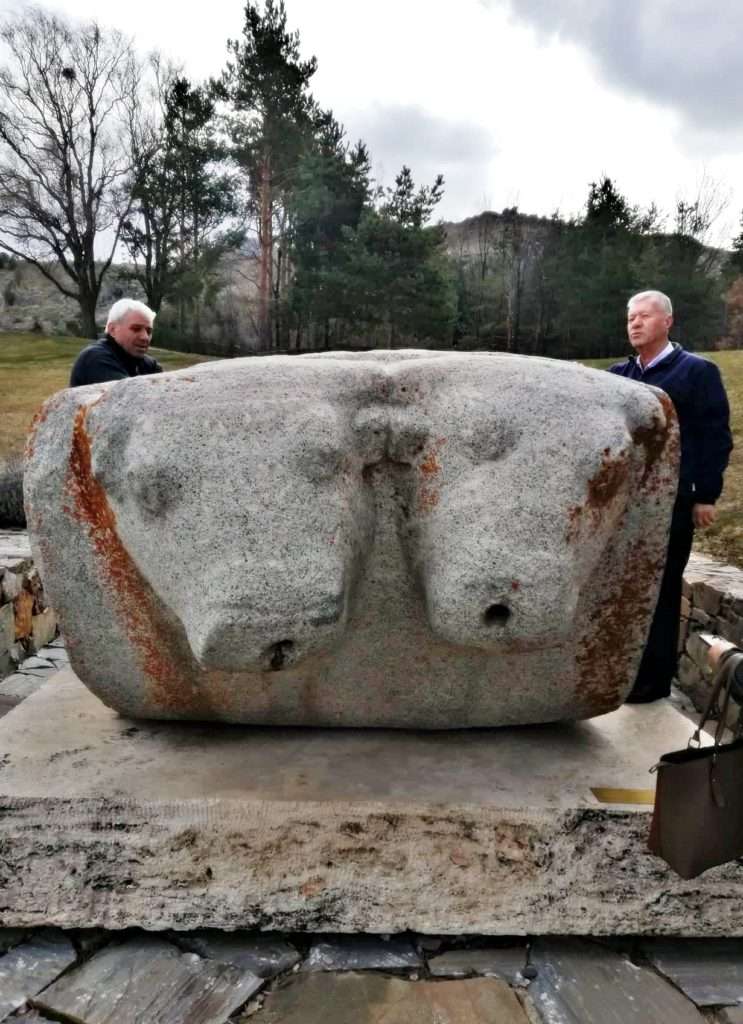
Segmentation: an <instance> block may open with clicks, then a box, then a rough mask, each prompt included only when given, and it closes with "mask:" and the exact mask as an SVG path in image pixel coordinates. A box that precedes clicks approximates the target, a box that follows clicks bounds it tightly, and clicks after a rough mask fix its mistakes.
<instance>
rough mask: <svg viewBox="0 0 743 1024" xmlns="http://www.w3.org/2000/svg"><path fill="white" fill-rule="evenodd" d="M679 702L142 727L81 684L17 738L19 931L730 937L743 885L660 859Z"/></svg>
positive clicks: (13, 797) (11, 823)
mask: <svg viewBox="0 0 743 1024" xmlns="http://www.w3.org/2000/svg"><path fill="white" fill-rule="evenodd" d="M690 728H691V727H690V724H689V721H688V719H686V718H685V717H683V716H682V715H681V714H680V713H679V712H677V711H674V710H673V709H672V708H671V707H669V706H668V705H667V704H664V703H659V704H655V705H651V706H643V705H639V706H638V705H635V706H630V705H627V706H624V707H622V708H620V709H619V710H617V711H615V712H613V713H612V714H610V715H606V716H603V717H601V718H597V719H593V720H591V721H590V722H583V723H575V724H563V725H554V726H539V727H522V728H519V729H504V730H474V731H470V732H450V733H429V732H417V733H413V732H400V731H394V730H387V731H380V730H363V731H362V730H359V731H348V730H312V731H308V730H296V729H265V728H264V729H259V728H247V727H242V728H234V729H229V730H223V729H221V728H220V727H218V726H215V725H209V724H204V725H195V724H192V723H191V724H184V723H166V722H131V721H127V720H126V719H122V718H120V717H119V716H118V715H116V714H115V713H114V712H112V711H111V710H109V709H108V708H106V707H104V705H102V704H101V703H100V701H98V700H96V698H95V697H94V696H93V695H92V694H91V693H89V692H88V691H87V690H86V689H85V688H84V687H83V686H82V684H81V683H80V682H79V681H78V680H76V679H75V678H74V676H73V675H72V674H71V673H69V672H66V673H65V672H63V673H59V674H57V675H55V676H54V677H53V678H52V680H51V681H50V682H48V683H46V684H45V685H44V687H43V688H42V689H41V690H40V691H39V692H38V693H36V694H34V695H32V696H31V697H29V698H28V699H27V700H25V701H24V702H23V703H22V704H20V705H19V706H18V707H16V708H15V709H14V710H13V711H11V712H10V714H9V715H7V716H6V717H5V718H4V719H3V720H2V721H0V751H2V752H3V756H2V758H0V762H1V763H2V768H1V769H0V801H1V803H2V807H3V814H2V815H0V853H1V856H0V891H1V892H2V894H3V896H2V905H3V908H4V910H3V919H4V922H5V923H6V924H7V925H9V926H16V927H20V926H26V925H36V924H39V923H41V922H45V921H51V922H54V923H57V924H62V925H65V926H69V927H82V926H93V925H96V926H100V927H108V928H123V927H127V926H130V925H139V926H143V927H145V928H149V929H165V928H175V929H178V930H182V931H186V930H190V929H194V928H199V927H213V928H221V929H226V930H234V929H244V928H257V929H265V930H277V931H295V930H296V931H313V932H324V933H328V932H376V933H381V934H396V933H400V932H404V931H407V930H411V931H417V932H422V933H433V934H435V935H442V934H450V935H451V934H453V935H457V934H461V933H464V932H467V933H470V934H473V933H474V934H478V933H484V934H493V935H517V934H525V933H526V934H535V933H552V934H554V933H567V932H573V933H578V934H585V933H587V932H593V933H596V934H607V933H608V934H612V933H620V934H638V933H645V934H654V933H655V934H674V933H680V934H689V935H694V934H696V935H726V934H728V935H730V934H733V935H734V934H740V933H742V932H743V868H741V867H740V866H739V865H737V864H735V863H733V864H729V865H726V866H724V867H719V868H714V869H713V870H710V871H708V872H705V873H704V875H703V876H702V877H701V878H697V879H693V880H691V881H688V882H684V881H683V880H681V879H679V878H677V877H676V876H674V874H673V872H672V871H671V870H670V869H669V868H668V867H667V866H666V865H665V864H664V862H663V861H661V860H660V859H658V858H656V857H653V856H652V855H651V854H650V853H648V852H647V849H646V841H647V833H648V828H649V822H650V812H651V807H650V806H648V805H632V804H627V805H621V804H602V803H600V802H599V800H598V799H597V798H596V797H595V796H594V795H593V793H592V788H597V789H600V788H601V787H618V788H620V789H627V790H632V789H642V790H644V789H647V787H648V785H652V776H650V775H649V774H648V768H649V767H650V765H651V764H653V763H654V762H655V761H657V759H658V756H659V755H660V754H661V753H663V752H665V751H667V750H669V749H675V748H679V747H682V746H684V745H685V744H686V742H687V740H688V738H689V734H690Z"/></svg>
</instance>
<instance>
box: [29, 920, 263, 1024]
mask: <svg viewBox="0 0 743 1024" xmlns="http://www.w3.org/2000/svg"><path fill="white" fill-rule="evenodd" d="M262 984H263V982H262V981H261V979H260V978H256V977H255V975H253V974H251V973H250V972H249V971H240V970H238V969H237V968H235V967H231V966H230V965H229V964H220V963H216V962H215V961H213V960H203V959H202V958H201V957H198V956H196V955H195V954H194V953H181V952H180V951H179V950H178V949H176V947H175V946H171V945H170V944H169V943H167V942H163V941H161V940H159V939H153V938H150V937H142V938H139V939H136V940H133V941H131V942H127V943H125V944H124V945H121V946H119V945H114V946H107V947H106V949H104V950H101V952H100V953H96V955H95V956H94V957H93V958H92V959H91V960H88V961H87V962H86V963H85V964H83V965H82V967H79V968H78V969H77V970H75V971H70V972H69V973H68V974H66V975H65V976H64V977H63V978H60V979H59V981H57V982H55V983H54V984H53V985H52V986H51V987H50V988H48V989H46V990H45V991H44V992H42V993H41V994H40V995H39V996H37V997H36V998H35V999H34V1006H36V1007H37V1008H38V1009H41V1010H43V1011H44V1012H47V1013H52V1014H58V1015H60V1016H62V1015H64V1016H65V1017H66V1018H71V1019H73V1020H76V1021H81V1022H82V1024H114V1022H115V1024H143V1022H144V1021H146V1022H147V1024H222V1022H223V1021H226V1020H227V1018H228V1017H229V1015H230V1014H231V1013H232V1012H233V1011H234V1010H236V1009H237V1008H238V1007H239V1006H242V1004H243V1003H244V1002H245V1001H246V1000H247V999H249V998H250V996H251V995H252V994H253V993H254V992H256V991H257V990H258V989H259V988H260V986H261V985H262Z"/></svg>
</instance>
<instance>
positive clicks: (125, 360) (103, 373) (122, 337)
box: [70, 299, 163, 388]
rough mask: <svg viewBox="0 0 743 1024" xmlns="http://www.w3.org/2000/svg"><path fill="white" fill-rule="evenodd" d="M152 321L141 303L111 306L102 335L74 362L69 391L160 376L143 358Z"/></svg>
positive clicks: (152, 362)
mask: <svg viewBox="0 0 743 1024" xmlns="http://www.w3.org/2000/svg"><path fill="white" fill-rule="evenodd" d="M154 321H155V314H154V313H153V312H152V310H151V309H150V308H149V307H148V306H145V304H144V302H138V301H137V300H136V299H119V301H118V302H114V304H113V306H111V309H110V311H109V314H108V320H107V321H106V333H105V335H104V336H103V337H102V338H101V339H100V340H99V341H96V342H95V343H94V344H93V345H88V347H87V348H84V349H83V350H82V352H81V353H80V354H79V355H78V357H77V359H76V360H75V363H74V365H73V367H72V373H71V374H70V387H71V388H76V387H79V386H80V385H81V384H101V383H102V382H103V381H106V380H124V379H125V378H126V377H139V376H141V375H142V374H146V373H162V369H163V368H162V366H160V364H159V363H158V362H156V361H155V360H154V359H152V358H151V357H150V356H148V355H147V350H148V348H149V347H150V342H151V341H152V325H153V323H154Z"/></svg>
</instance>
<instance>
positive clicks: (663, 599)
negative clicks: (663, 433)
mask: <svg viewBox="0 0 743 1024" xmlns="http://www.w3.org/2000/svg"><path fill="white" fill-rule="evenodd" d="M672 323H673V308H672V306H671V300H670V299H669V298H668V296H667V295H664V294H663V292H658V291H645V292H640V293H639V294H637V295H633V296H632V298H631V299H630V300H629V302H628V303H627V334H628V335H629V343H630V345H631V346H632V348H633V349H634V350H635V352H636V355H634V356H630V357H629V358H628V359H627V360H626V361H625V362H623V363H616V364H615V365H614V366H611V367H610V368H609V369H610V372H611V373H616V374H619V376H621V377H629V378H630V379H631V380H636V381H642V383H644V384H652V385H653V387H656V388H662V389H663V391H665V392H666V394H667V395H668V396H669V397H670V398H671V400H672V401H673V404H674V406H675V407H676V414H677V416H678V421H679V430H680V433H681V466H680V468H679V486H678V493H677V496H676V503H675V505H674V508H673V517H672V520H671V533H670V537H669V540H668V554H667V557H666V566H665V570H664V573H663V581H662V583H661V589H660V595H659V597H658V604H657V606H656V609H655V615H654V617H653V622H652V625H651V627H650V635H649V636H648V642H647V646H646V648H645V652H644V654H643V657H642V661H641V663H640V669H639V671H638V674H637V679H636V680H635V684H634V686H633V688H632V692H631V693H630V695H629V698H628V700H629V701H630V702H631V703H635V704H639V703H646V702H649V701H653V700H658V698H660V697H667V696H668V694H669V693H670V690H671V680H672V679H673V677H674V675H675V674H676V666H677V662H678V632H679V618H680V614H681V587H682V581H683V574H684V569H685V568H686V563H687V561H688V560H689V554H690V553H691V545H692V542H693V540H694V529H695V527H696V528H701V529H704V528H705V527H708V526H711V525H712V523H714V521H715V518H716V516H717V510H716V508H715V502H716V501H717V499H718V498H719V497H720V494H721V493H722V477H723V473H724V472H725V468H726V466H727V464H728V457H729V455H730V451H731V449H732V447H733V440H732V437H731V435H730V409H729V407H728V400H727V395H726V394H725V388H724V386H723V383H722V378H721V377H720V371H719V370H718V369H717V367H716V366H715V364H714V363H713V362H711V361H710V360H709V359H702V358H701V357H700V356H697V355H694V354H693V353H692V352H686V351H684V349H683V348H682V347H681V346H680V345H676V344H672V343H671V342H670V341H669V339H668V332H669V330H670V328H671V324H672Z"/></svg>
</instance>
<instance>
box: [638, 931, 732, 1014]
mask: <svg viewBox="0 0 743 1024" xmlns="http://www.w3.org/2000/svg"><path fill="white" fill-rule="evenodd" d="M641 948H642V951H643V953H644V954H645V956H647V958H648V959H649V960H650V962H651V963H652V964H654V965H655V967H657V969H658V970H659V971H661V972H662V973H663V974H665V975H666V976H667V977H668V978H670V979H671V981H672V982H673V983H674V985H676V986H677V987H678V988H680V989H681V991H682V992H684V993H685V994H686V995H687V996H688V997H689V999H692V1000H693V1001H694V1002H695V1003H696V1004H697V1006H721V1005H724V1004H726V1003H728V1004H731V1005H733V1004H735V1003H743V939H707V940H704V939H670V940H661V939H655V940H653V941H650V942H643V943H642V947H641Z"/></svg>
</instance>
